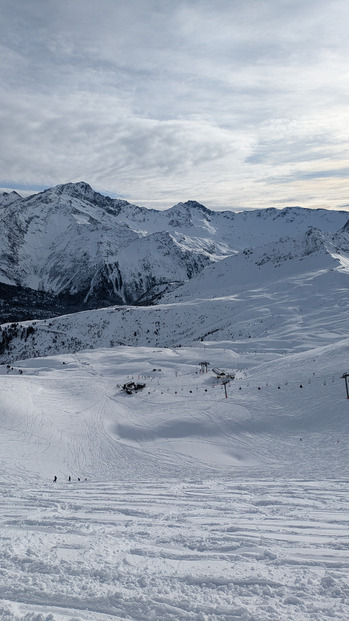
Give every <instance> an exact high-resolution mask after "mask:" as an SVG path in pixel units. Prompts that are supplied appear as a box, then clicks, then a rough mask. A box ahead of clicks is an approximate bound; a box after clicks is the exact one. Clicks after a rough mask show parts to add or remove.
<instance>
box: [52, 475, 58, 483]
mask: <svg viewBox="0 0 349 621" xmlns="http://www.w3.org/2000/svg"><path fill="white" fill-rule="evenodd" d="M56 481H57V477H56V475H55V476H54V477H53V482H54V483H56Z"/></svg>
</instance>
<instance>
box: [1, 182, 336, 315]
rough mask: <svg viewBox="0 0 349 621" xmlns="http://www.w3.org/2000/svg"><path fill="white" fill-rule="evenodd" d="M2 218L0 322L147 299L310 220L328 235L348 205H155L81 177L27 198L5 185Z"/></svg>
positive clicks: (296, 233)
mask: <svg viewBox="0 0 349 621" xmlns="http://www.w3.org/2000/svg"><path fill="white" fill-rule="evenodd" d="M0 219H1V229H0V286H1V290H0V294H1V300H0V302H1V318H0V320H1V321H2V322H5V321H13V320H17V319H19V320H21V319H30V318H40V317H52V316H55V315H59V314H62V313H66V312H68V313H69V312H75V311H78V310H83V309H91V308H101V307H106V306H110V305H113V304H117V305H124V304H132V305H134V304H149V303H152V302H153V301H154V300H156V299H161V296H162V295H163V294H164V293H166V292H168V291H172V290H173V289H175V288H176V287H178V286H180V285H182V284H183V283H185V282H187V281H188V280H190V279H192V278H193V277H195V276H197V275H198V274H199V273H201V272H202V271H203V270H204V269H205V268H206V267H207V266H209V265H211V264H213V263H216V262H217V261H220V260H222V259H224V258H226V257H230V256H233V255H235V254H237V253H243V252H245V251H246V248H249V249H250V248H253V247H254V246H256V245H258V246H261V245H263V244H268V243H272V244H274V243H276V242H278V240H279V239H280V238H284V237H294V236H299V235H302V234H304V233H305V232H306V231H307V229H308V228H309V227H316V228H318V229H319V230H320V231H321V233H322V234H324V235H325V234H328V233H331V234H335V232H336V231H338V230H339V229H341V228H343V227H344V226H345V224H346V222H347V220H348V214H347V212H332V211H326V210H315V211H314V210H306V209H301V208H286V209H284V210H280V211H278V210H276V209H267V210H264V211H263V210H256V211H252V212H241V213H236V214H235V213H232V212H214V211H211V210H209V209H207V208H206V207H204V206H203V205H200V204H199V203H197V202H195V201H188V202H186V203H178V204H177V205H175V206H174V207H172V208H171V209H168V210H166V211H158V210H154V209H145V208H142V207H138V206H136V205H131V204H129V203H128V202H127V201H123V200H118V199H111V198H109V197H106V196H102V195H101V194H98V193H97V192H94V190H93V189H92V188H91V187H90V186H89V185H88V184H86V183H84V182H81V183H75V184H72V183H68V184H65V185H59V186H56V187H54V188H51V189H49V190H45V191H44V192H41V193H39V194H35V195H33V196H30V197H28V198H20V197H19V195H18V194H16V193H15V192H12V193H11V194H3V195H2V196H1V197H0ZM340 248H341V246H340ZM14 288H15V289H14Z"/></svg>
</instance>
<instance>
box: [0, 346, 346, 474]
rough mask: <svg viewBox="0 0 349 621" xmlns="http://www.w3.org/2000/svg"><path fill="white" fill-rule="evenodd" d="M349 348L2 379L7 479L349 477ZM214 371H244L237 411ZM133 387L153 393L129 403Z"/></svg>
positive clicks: (165, 356) (220, 351) (179, 355)
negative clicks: (129, 384)
mask: <svg viewBox="0 0 349 621" xmlns="http://www.w3.org/2000/svg"><path fill="white" fill-rule="evenodd" d="M320 341H321V338H320ZM283 344H284V335H280V345H279V348H281V345H283ZM348 344H349V343H348V338H346V339H343V340H342V341H338V342H337V343H336V344H334V345H332V344H329V345H327V346H325V347H319V346H318V342H316V341H314V347H313V348H312V349H310V350H308V351H306V352H303V353H290V354H287V355H284V354H274V355H273V356H270V354H267V355H266V354H254V353H245V352H243V351H242V352H240V353H238V352H236V351H235V350H234V349H229V348H217V347H215V346H214V345H213V346H210V347H207V348H206V349H205V350H203V349H201V348H196V349H185V348H180V349H167V350H165V349H155V350H154V348H116V349H114V350H110V349H109V350H103V349H102V350H95V351H93V352H88V351H86V352H80V353H79V354H76V355H72V354H69V355H64V356H59V357H49V358H45V359H42V358H41V359H40V358H38V359H36V360H28V361H26V362H22V363H20V364H19V365H18V366H17V365H16V366H14V367H12V368H11V369H7V368H6V367H0V389H1V395H2V398H1V402H0V429H1V434H0V436H1V438H0V449H1V461H0V465H1V470H2V475H3V478H4V479H5V480H6V481H7V483H9V482H14V481H15V480H16V481H18V479H23V480H26V481H32V482H34V480H36V479H44V480H46V481H47V479H49V480H51V481H52V479H53V476H54V475H58V480H59V483H61V482H62V481H63V482H67V480H68V476H69V475H71V476H73V478H74V480H75V481H76V479H77V477H80V478H81V479H83V478H84V477H88V479H89V480H93V481H106V480H115V479H117V480H118V481H120V480H124V481H127V480H132V481H134V480H139V481H142V480H147V479H156V481H159V479H161V478H165V479H168V478H176V479H177V480H181V481H184V480H188V479H190V478H192V477H195V479H196V480H197V479H198V478H200V477H206V478H209V477H211V476H214V477H217V476H222V477H227V476H232V475H234V474H236V473H240V474H241V473H243V474H244V475H249V476H258V477H270V476H281V477H284V476H285V477H287V478H288V479H290V478H292V477H301V478H303V479H304V478H305V477H315V478H316V477H320V478H321V477H323V478H330V477H343V476H345V473H347V474H348V431H349V419H348V412H347V409H348V408H347V407H346V406H347V400H346V396H345V388H344V382H343V380H342V379H341V374H342V371H343V368H345V364H346V361H347V351H348ZM203 356H205V360H208V361H209V362H210V367H209V371H208V373H204V374H201V373H200V372H199V370H200V365H199V363H200V361H201V360H202V358H203ZM212 366H220V367H223V368H225V369H229V370H235V371H236V379H235V380H234V381H232V382H231V383H230V385H229V386H228V388H227V391H228V398H227V399H226V398H225V393H224V389H223V387H222V385H221V384H220V383H219V382H218V381H217V380H216V378H215V376H214V374H213V373H212V372H211V370H210V369H211V367H212ZM131 378H135V379H136V380H137V379H138V378H140V379H141V380H142V382H144V383H145V384H146V386H145V388H144V389H143V390H142V391H140V392H139V393H137V394H134V395H131V396H129V395H127V394H126V393H125V392H123V391H122V389H121V386H122V384H123V383H124V382H125V381H127V380H129V379H131Z"/></svg>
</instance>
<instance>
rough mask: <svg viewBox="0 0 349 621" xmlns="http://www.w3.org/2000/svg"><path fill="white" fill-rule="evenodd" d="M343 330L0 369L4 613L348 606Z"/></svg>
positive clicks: (45, 615) (176, 616)
mask: <svg viewBox="0 0 349 621" xmlns="http://www.w3.org/2000/svg"><path fill="white" fill-rule="evenodd" d="M348 345H349V339H348V338H344V339H338V340H337V342H336V343H331V344H329V345H325V346H324V345H322V346H315V347H313V348H312V349H308V350H306V351H303V352H299V353H286V354H278V353H277V354H274V355H272V354H271V353H270V352H269V353H264V354H263V353H262V354H258V353H254V354H253V353H252V352H249V351H245V352H244V351H243V350H242V348H241V351H240V352H237V351H235V350H234V349H233V348H232V345H231V344H230V347H229V346H228V344H227V343H221V344H219V343H209V342H207V343H202V345H201V347H197V348H184V347H183V348H176V349H174V348H169V349H163V348H153V347H150V348H146V347H138V348H137V347H118V348H115V349H99V350H90V351H80V352H78V353H75V354H61V355H56V356H52V357H45V358H36V359H29V360H23V361H21V362H18V363H16V364H15V365H13V366H12V367H7V366H5V365H3V366H1V367H0V390H1V395H2V399H1V404H0V426H1V440H0V442H1V445H0V446H1V463H0V468H1V470H0V472H1V480H0V489H1V508H0V519H1V523H2V529H1V551H0V554H1V569H0V615H1V619H3V620H6V621H17V620H21V621H22V620H23V621H24V620H25V621H52V620H56V621H67V620H70V621H78V620H80V621H81V620H90V621H91V620H94V621H98V620H106V621H107V620H111V619H135V620H136V619H137V620H148V619H156V620H159V621H160V620H165V619H169V620H182V619H183V620H185V619H188V620H189V619H191V620H194V619H195V620H197V621H203V620H205V621H214V620H215V621H217V620H219V621H220V620H224V621H228V620H229V621H236V620H239V621H272V620H273V621H286V620H287V621H289V620H290V619H292V621H306V620H308V619H309V620H310V619H312V620H316V621H326V620H330V619H331V620H332V619H337V620H338V621H339V620H340V621H344V620H345V619H347V618H349V600H348V595H349V588H348V579H347V578H348V566H349V554H348V549H349V538H348V522H349V512H348V510H349V493H348V485H347V483H348V430H349V425H348V420H349V418H348V416H349V411H348V408H349V401H348V400H347V399H346V394H345V384H344V380H343V379H342V377H341V371H342V372H343V369H345V368H346V364H347V352H348ZM202 361H208V362H210V365H209V367H208V372H207V373H206V372H204V373H202V372H201V365H200V362H202ZM216 366H218V367H219V368H223V369H224V370H226V371H227V372H235V373H236V379H235V380H232V381H231V382H230V384H229V385H228V386H227V394H228V397H227V398H226V397H225V391H224V387H223V386H222V384H221V383H220V382H219V381H218V380H217V378H216V377H215V375H214V373H212V371H211V368H212V367H216ZM132 379H133V380H135V381H140V382H143V383H146V386H145V388H144V389H143V390H141V391H139V392H138V393H135V394H133V395H127V394H126V393H125V392H124V391H123V390H122V389H121V386H122V385H123V383H124V382H126V381H130V380H132ZM55 475H56V476H57V477H58V480H57V483H53V477H54V476H55ZM69 476H71V477H72V481H71V482H69V481H68V477H69ZM78 478H80V481H78ZM85 478H86V479H87V480H85Z"/></svg>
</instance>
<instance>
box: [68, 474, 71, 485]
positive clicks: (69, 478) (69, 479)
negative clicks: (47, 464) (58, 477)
mask: <svg viewBox="0 0 349 621" xmlns="http://www.w3.org/2000/svg"><path fill="white" fill-rule="evenodd" d="M68 481H69V483H70V481H71V476H70V475H69V477H68Z"/></svg>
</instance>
